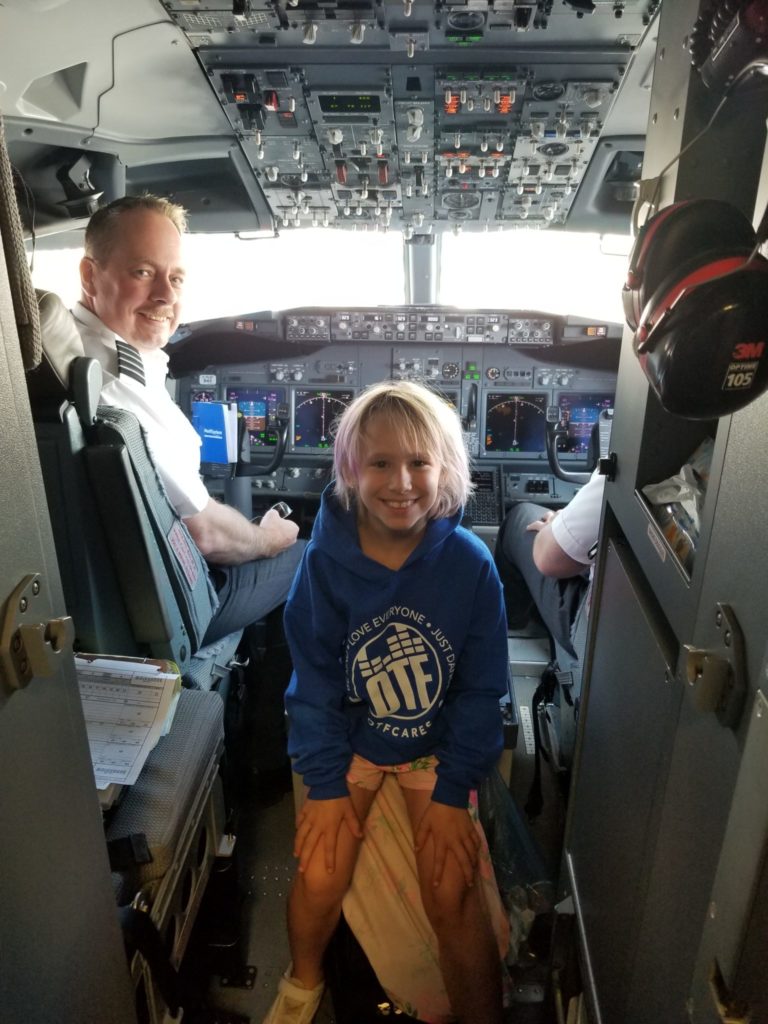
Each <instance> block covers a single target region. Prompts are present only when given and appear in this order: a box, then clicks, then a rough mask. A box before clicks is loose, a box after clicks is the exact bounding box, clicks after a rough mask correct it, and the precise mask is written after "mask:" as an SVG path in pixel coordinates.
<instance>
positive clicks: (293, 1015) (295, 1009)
mask: <svg viewBox="0 0 768 1024" xmlns="http://www.w3.org/2000/svg"><path fill="white" fill-rule="evenodd" d="M289 970H290V968H289ZM324 992H325V982H324V981H321V982H320V984H319V985H318V986H317V987H316V988H310V989H308V988H304V986H303V985H302V984H301V982H300V981H297V980H296V978H291V977H290V975H289V974H288V973H287V972H286V974H284V975H283V977H282V978H281V979H280V982H279V984H278V986H277V996H276V997H275V1001H274V1003H272V1006H271V1007H270V1008H269V1013H268V1014H267V1016H266V1017H265V1018H264V1021H263V1024H311V1022H312V1021H313V1020H314V1019H315V1014H316V1013H317V1011H318V1009H319V1007H320V1003H321V1001H322V998H323V993H324Z"/></svg>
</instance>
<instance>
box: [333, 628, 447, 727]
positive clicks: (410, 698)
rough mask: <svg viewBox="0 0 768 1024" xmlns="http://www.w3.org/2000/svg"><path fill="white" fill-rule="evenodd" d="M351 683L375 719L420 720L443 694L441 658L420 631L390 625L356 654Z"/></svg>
mask: <svg viewBox="0 0 768 1024" xmlns="http://www.w3.org/2000/svg"><path fill="white" fill-rule="evenodd" d="M351 682H352V687H353V689H354V691H355V695H356V696H357V697H358V699H367V701H368V704H369V706H370V708H371V710H372V713H373V716H374V717H375V718H385V717H386V718H400V719H418V718H421V717H422V716H423V715H424V713H425V712H427V711H429V709H430V708H431V707H433V705H434V704H435V701H436V700H437V698H438V695H439V694H440V692H441V689H442V686H441V683H442V670H441V665H440V659H439V658H438V657H437V654H436V652H435V648H434V647H433V646H432V644H431V643H430V642H429V640H427V639H426V637H425V636H424V635H423V634H422V633H421V632H419V630H418V629H415V628H414V627H413V626H411V625H406V624H405V623H402V622H390V623H388V624H387V625H386V626H385V627H384V629H382V630H381V632H380V633H378V634H377V635H376V636H374V637H372V638H371V639H370V640H369V641H367V643H365V644H364V645H363V646H362V647H361V648H360V650H359V651H358V652H357V654H356V655H355V659H354V661H353V663H352V672H351Z"/></svg>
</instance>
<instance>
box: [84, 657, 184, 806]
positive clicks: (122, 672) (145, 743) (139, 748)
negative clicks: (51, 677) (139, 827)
mask: <svg viewBox="0 0 768 1024" xmlns="http://www.w3.org/2000/svg"><path fill="white" fill-rule="evenodd" d="M75 669H76V671H77V681H78V685H79V687H80V700H81V702H82V705H83V714H84V716H85V725H86V731H87V733H88V744H89V746H90V748H91V761H92V762H93V773H94V775H95V777H96V788H97V789H99V790H104V789H107V787H109V786H112V785H116V786H120V785H122V786H130V785H132V784H133V783H134V782H135V781H136V779H137V778H138V775H139V772H140V771H141V769H142V768H143V767H144V762H145V761H146V759H147V757H148V755H149V754H150V752H151V751H152V749H153V747H154V746H155V745H156V743H157V741H158V740H159V739H160V737H161V736H164V735H165V734H166V733H167V732H168V730H169V729H170V727H171V721H172V719H173V712H174V711H175V710H176V703H177V701H178V696H179V694H180V692H181V675H180V674H179V671H178V669H177V667H176V665H175V664H174V663H173V662H172V661H154V660H150V659H147V658H117V657H113V656H111V655H100V654H99V655H97V654H77V655H76V656H75Z"/></svg>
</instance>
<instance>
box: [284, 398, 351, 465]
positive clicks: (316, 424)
mask: <svg viewBox="0 0 768 1024" xmlns="http://www.w3.org/2000/svg"><path fill="white" fill-rule="evenodd" d="M354 397H355V393H354V391H351V390H349V389H347V390H344V391H341V390H338V391H337V390H331V389H327V388H326V389H321V388H297V389H296V390H295V391H294V393H293V447H294V449H295V450H299V449H302V450H305V449H309V450H310V451H326V450H327V449H331V448H333V426H334V423H335V422H336V420H337V419H338V418H339V416H341V414H342V413H343V412H344V410H345V409H346V408H347V406H348V405H349V403H350V402H351V401H352V399H353V398H354Z"/></svg>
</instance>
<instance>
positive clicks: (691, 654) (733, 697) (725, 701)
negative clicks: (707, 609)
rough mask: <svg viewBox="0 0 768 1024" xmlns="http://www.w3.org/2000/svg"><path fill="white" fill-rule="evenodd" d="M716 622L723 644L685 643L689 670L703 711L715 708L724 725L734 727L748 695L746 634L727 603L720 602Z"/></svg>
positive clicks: (684, 648) (686, 661)
mask: <svg viewBox="0 0 768 1024" xmlns="http://www.w3.org/2000/svg"><path fill="white" fill-rule="evenodd" d="M715 625H716V627H717V629H718V630H719V632H720V635H721V638H722V644H721V646H720V647H718V648H712V649H704V648H700V647H692V646H691V645H690V644H684V645H683V650H684V651H685V674H686V677H687V679H688V684H689V686H692V687H693V688H694V700H695V702H696V706H697V707H698V708H699V710H700V711H714V713H715V714H716V715H717V718H718V720H719V721H720V723H721V725H724V726H726V727H727V728H729V729H734V728H735V727H736V726H737V725H738V722H739V719H740V718H741V712H742V709H743V707H744V699H745V697H746V695H747V667H746V655H745V648H744V634H743V633H742V631H741V627H740V626H739V623H738V621H737V619H736V616H735V615H734V613H733V609H732V608H731V607H730V605H727V604H718V605H717V607H716V613H715Z"/></svg>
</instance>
